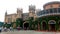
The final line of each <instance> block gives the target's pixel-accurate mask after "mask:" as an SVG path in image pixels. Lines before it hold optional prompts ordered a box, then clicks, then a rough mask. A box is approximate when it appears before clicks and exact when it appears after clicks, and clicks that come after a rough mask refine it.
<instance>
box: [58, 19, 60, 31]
mask: <svg viewBox="0 0 60 34" xmlns="http://www.w3.org/2000/svg"><path fill="white" fill-rule="evenodd" d="M58 26H59V31H60V20H59V21H58Z"/></svg>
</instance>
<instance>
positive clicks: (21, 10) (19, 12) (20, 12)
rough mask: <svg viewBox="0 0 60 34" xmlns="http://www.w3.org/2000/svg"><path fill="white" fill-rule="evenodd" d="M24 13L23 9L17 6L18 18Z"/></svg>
mask: <svg viewBox="0 0 60 34" xmlns="http://www.w3.org/2000/svg"><path fill="white" fill-rule="evenodd" d="M22 14H23V9H21V8H17V16H18V18H22Z"/></svg>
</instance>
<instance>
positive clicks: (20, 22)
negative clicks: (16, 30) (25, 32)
mask: <svg viewBox="0 0 60 34" xmlns="http://www.w3.org/2000/svg"><path fill="white" fill-rule="evenodd" d="M19 25H20V27H22V26H23V20H22V18H17V19H16V27H18V26H19Z"/></svg>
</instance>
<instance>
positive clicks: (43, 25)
mask: <svg viewBox="0 0 60 34" xmlns="http://www.w3.org/2000/svg"><path fill="white" fill-rule="evenodd" d="M42 30H46V22H45V21H43V22H42Z"/></svg>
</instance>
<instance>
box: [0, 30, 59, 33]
mask: <svg viewBox="0 0 60 34" xmlns="http://www.w3.org/2000/svg"><path fill="white" fill-rule="evenodd" d="M0 34H60V32H37V31H30V30H28V31H10V32H1V33H0Z"/></svg>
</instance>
